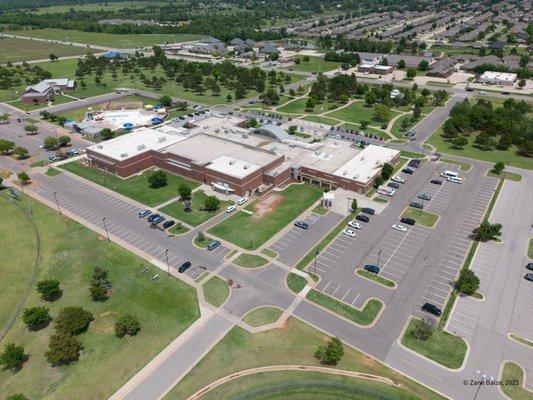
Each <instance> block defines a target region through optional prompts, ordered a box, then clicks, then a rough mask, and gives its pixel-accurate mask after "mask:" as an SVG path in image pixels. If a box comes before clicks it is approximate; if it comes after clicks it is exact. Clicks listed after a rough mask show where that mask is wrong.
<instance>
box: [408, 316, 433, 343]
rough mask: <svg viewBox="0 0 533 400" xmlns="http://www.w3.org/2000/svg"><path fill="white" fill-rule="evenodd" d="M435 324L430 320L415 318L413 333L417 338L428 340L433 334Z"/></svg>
mask: <svg viewBox="0 0 533 400" xmlns="http://www.w3.org/2000/svg"><path fill="white" fill-rule="evenodd" d="M433 331H434V328H433V325H432V324H431V322H430V320H415V321H414V328H413V329H412V330H411V334H412V335H413V337H414V338H415V339H418V340H423V341H425V340H428V339H429V338H430V337H431V336H432V335H433Z"/></svg>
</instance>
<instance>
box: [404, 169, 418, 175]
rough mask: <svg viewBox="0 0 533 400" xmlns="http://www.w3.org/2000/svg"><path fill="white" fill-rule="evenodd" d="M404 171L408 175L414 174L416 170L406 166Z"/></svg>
mask: <svg viewBox="0 0 533 400" xmlns="http://www.w3.org/2000/svg"><path fill="white" fill-rule="evenodd" d="M402 172H403V173H404V174H407V175H413V172H415V171H413V170H412V169H411V168H404V169H402Z"/></svg>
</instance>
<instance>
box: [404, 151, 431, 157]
mask: <svg viewBox="0 0 533 400" xmlns="http://www.w3.org/2000/svg"><path fill="white" fill-rule="evenodd" d="M400 155H401V156H402V157H405V158H424V157H425V156H424V155H423V154H422V153H415V152H414V151H407V150H400Z"/></svg>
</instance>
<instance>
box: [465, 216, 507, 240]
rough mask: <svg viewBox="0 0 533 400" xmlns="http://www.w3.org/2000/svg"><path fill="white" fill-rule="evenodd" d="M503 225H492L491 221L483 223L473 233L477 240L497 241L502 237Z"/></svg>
mask: <svg viewBox="0 0 533 400" xmlns="http://www.w3.org/2000/svg"><path fill="white" fill-rule="evenodd" d="M501 229H502V225H501V224H491V223H490V222H489V221H487V220H485V221H483V222H482V223H481V224H480V225H479V226H478V227H477V228H476V229H474V230H473V231H472V233H473V234H474V238H475V239H476V240H482V241H488V240H496V239H497V238H498V237H499V236H501V235H502V232H501Z"/></svg>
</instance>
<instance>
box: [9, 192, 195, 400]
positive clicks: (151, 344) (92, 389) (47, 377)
mask: <svg viewBox="0 0 533 400" xmlns="http://www.w3.org/2000/svg"><path fill="white" fill-rule="evenodd" d="M6 194H7V193H5V192H4V193H2V194H0V197H1V198H2V201H5V202H6V204H3V205H4V207H3V210H4V211H5V213H6V217H4V219H3V223H2V224H1V227H0V229H2V230H3V229H4V228H7V229H9V231H8V233H9V235H8V236H7V237H8V238H9V240H10V241H11V238H13V239H15V237H16V235H18V234H19V233H20V234H21V235H23V236H21V237H20V238H18V243H17V244H13V243H10V242H8V243H7V244H8V245H9V244H11V246H10V251H9V252H4V253H3V254H9V255H10V256H11V254H12V255H13V257H15V256H16V257H17V272H18V273H19V274H20V275H24V278H20V279H26V278H27V274H26V273H22V271H29V270H31V269H32V268H33V262H34V259H33V258H32V256H35V253H34V251H32V249H31V247H32V246H33V244H32V243H31V242H30V240H31V239H32V236H31V234H30V232H26V231H25V227H26V226H29V224H28V223H24V224H21V220H20V219H18V218H17V219H16V224H17V226H16V228H15V227H13V226H12V225H11V222H10V218H11V216H13V217H14V218H15V217H17V216H19V215H18V209H17V207H16V206H15V205H14V204H13V203H11V202H7V201H6V200H5V198H6ZM22 199H23V200H22V201H21V202H20V203H19V204H20V205H21V206H22V208H23V209H28V205H29V204H31V206H32V212H33V213H32V215H31V219H32V221H33V223H34V224H35V226H36V229H37V232H38V234H39V242H40V263H39V268H38V273H37V281H39V280H41V279H49V278H51V279H58V280H59V281H60V283H61V289H62V291H63V293H62V296H61V298H60V299H58V300H56V301H54V302H51V303H50V302H42V301H41V298H40V296H39V294H38V293H37V291H36V290H35V289H34V288H32V290H30V292H29V296H28V298H27V300H26V302H25V304H24V307H33V306H37V305H44V306H46V307H47V308H49V309H50V314H51V315H52V316H53V317H55V316H57V314H58V312H59V310H60V309H62V308H64V307H66V306H74V305H76V306H82V307H83V308H85V309H87V310H89V311H91V312H92V313H93V314H94V317H95V320H94V321H93V322H92V323H91V325H90V326H89V329H88V331H87V332H85V333H83V334H81V335H79V340H80V341H81V342H82V344H83V346H84V350H83V352H82V355H81V357H80V359H79V360H78V361H76V362H74V363H72V364H71V365H68V366H62V367H59V368H58V367H51V366H50V365H49V364H48V362H47V361H46V359H45V357H44V353H45V350H46V349H47V347H48V340H49V337H50V334H51V333H52V332H53V330H54V328H53V323H52V324H50V325H49V326H48V327H46V328H44V329H42V330H40V331H38V332H30V331H29V330H28V329H27V328H26V326H25V324H24V323H23V322H22V320H21V319H18V320H17V321H16V323H15V324H14V326H13V327H12V328H11V330H10V331H9V332H8V334H7V336H6V338H5V339H4V341H5V343H7V342H14V343H16V344H20V345H23V346H24V347H25V352H26V353H27V354H30V357H29V360H28V362H26V363H25V364H24V366H23V368H22V370H21V371H19V372H18V373H15V374H13V373H12V372H11V371H5V370H2V371H0V392H1V393H2V394H3V395H8V394H10V393H23V394H24V395H25V396H27V397H28V398H29V399H45V400H52V399H54V400H56V399H72V398H76V399H80V400H89V399H90V400H93V399H94V400H97V399H98V400H99V399H105V398H108V397H109V396H110V395H111V394H112V393H113V392H115V391H116V390H117V389H118V388H120V387H121V386H122V385H123V384H124V383H125V382H126V381H127V380H128V379H129V378H131V377H132V376H133V375H134V374H135V373H136V372H137V371H138V370H140V369H141V368H142V367H144V366H145V365H146V364H147V363H148V362H149V361H150V360H151V359H152V358H153V357H154V356H155V355H156V354H158V353H159V352H160V351H161V350H162V349H163V348H164V347H165V346H167V345H168V343H170V342H171V341H172V340H173V339H174V338H175V337H176V336H178V335H180V334H181V332H183V331H184V330H185V329H186V328H187V327H188V326H189V325H190V324H191V323H192V322H193V321H194V320H196V319H197V318H198V317H199V309H198V304H197V299H196V292H195V291H194V290H193V289H192V288H191V287H190V286H188V285H186V284H184V283H183V282H181V281H180V280H178V279H168V278H165V279H160V280H159V281H157V282H153V281H152V280H151V277H152V276H153V275H154V274H156V273H160V274H161V271H160V270H159V269H158V268H156V267H153V266H150V264H148V263H147V262H146V261H145V260H143V259H141V258H139V257H137V256H135V255H134V254H132V253H130V252H128V251H125V250H124V249H122V248H120V247H119V246H116V245H115V244H113V243H108V242H107V241H105V240H101V239H102V238H101V237H99V236H98V235H97V234H95V233H94V232H92V231H90V230H88V229H87V228H85V227H83V226H82V225H80V224H78V223H76V222H74V221H72V220H70V219H68V218H66V217H61V216H59V215H58V214H57V213H56V212H55V211H53V210H52V209H50V208H48V207H46V206H44V205H42V204H41V203H39V202H36V201H33V200H32V199H29V198H27V197H25V196H23V197H22ZM6 221H7V222H8V225H6V223H5V222H6ZM10 228H12V229H10ZM2 237H4V235H2ZM2 243H4V241H2ZM23 246H24V247H23ZM17 249H24V251H23V252H21V253H20V254H18V253H17ZM17 254H18V255H17ZM8 266H9V265H8V264H5V263H2V268H3V269H4V268H6V269H7V267H8ZM95 266H101V267H104V268H106V269H107V270H108V271H109V279H110V281H111V282H112V284H113V291H112V294H111V296H110V298H109V299H108V300H107V301H105V302H93V301H91V298H90V295H89V290H88V289H89V286H90V281H91V275H92V270H93V268H94V267H95ZM145 266H147V267H148V268H149V271H148V272H147V273H145V274H144V275H142V276H139V272H140V271H141V270H142V269H143V267H145ZM2 277H3V279H2V281H1V284H2V285H7V284H9V285H10V288H11V287H12V288H13V290H15V289H16V287H17V282H16V281H14V280H12V279H11V278H9V274H2ZM7 293H8V290H7V288H6V289H4V290H3V291H2V311H3V310H5V309H6V308H7V307H4V306H5V305H8V306H9V307H10V309H9V311H12V307H13V304H10V303H7V301H9V299H10V297H11V296H9V297H8V296H7ZM17 300H18V297H17ZM124 314H133V315H136V316H137V317H138V318H139V320H140V323H141V327H142V329H141V331H140V333H139V334H138V335H137V336H135V337H126V338H123V339H118V338H117V337H115V335H114V332H113V326H114V322H115V319H116V317H117V316H120V315H124ZM126 359H127V360H128V362H127V363H125V362H124V360H126ZM96 366H97V367H96ZM95 382H98V384H97V385H95Z"/></svg>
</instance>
